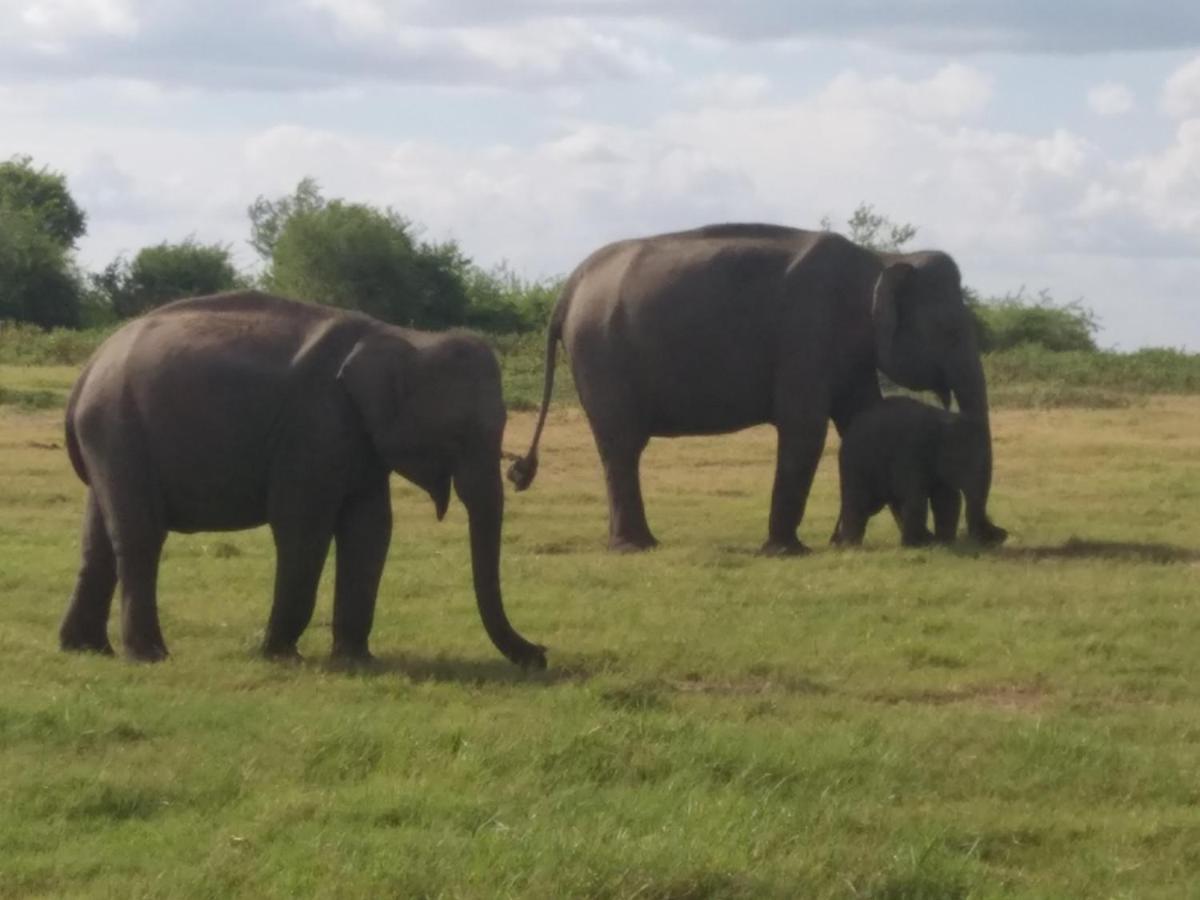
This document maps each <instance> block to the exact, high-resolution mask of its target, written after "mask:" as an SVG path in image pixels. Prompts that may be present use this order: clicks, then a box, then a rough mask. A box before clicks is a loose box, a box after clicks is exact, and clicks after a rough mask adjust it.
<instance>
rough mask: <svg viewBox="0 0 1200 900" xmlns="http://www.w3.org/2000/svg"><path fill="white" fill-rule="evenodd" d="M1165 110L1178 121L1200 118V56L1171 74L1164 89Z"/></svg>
mask: <svg viewBox="0 0 1200 900" xmlns="http://www.w3.org/2000/svg"><path fill="white" fill-rule="evenodd" d="M1163 109H1165V110H1166V111H1167V113H1168V114H1169V115H1172V116H1174V117H1175V118H1177V119H1183V118H1186V117H1187V116H1200V56H1197V57H1196V58H1195V59H1193V60H1192V61H1191V62H1189V63H1186V64H1185V65H1182V66H1180V67H1179V68H1178V69H1176V70H1175V71H1174V72H1172V73H1171V76H1170V77H1169V78H1168V79H1167V83H1166V85H1165V86H1164V88H1163Z"/></svg>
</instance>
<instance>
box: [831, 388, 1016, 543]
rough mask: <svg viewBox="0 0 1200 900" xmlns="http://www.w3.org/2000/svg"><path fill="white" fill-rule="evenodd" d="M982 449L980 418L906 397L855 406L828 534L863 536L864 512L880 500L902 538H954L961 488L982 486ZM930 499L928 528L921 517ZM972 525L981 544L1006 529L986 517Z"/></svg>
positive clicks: (997, 539)
mask: <svg viewBox="0 0 1200 900" xmlns="http://www.w3.org/2000/svg"><path fill="white" fill-rule="evenodd" d="M987 450H988V434H987V429H986V426H985V425H984V424H982V423H980V422H978V421H976V420H974V419H971V418H966V417H964V416H962V415H959V414H957V413H951V412H947V411H945V410H942V409H938V408H937V407H934V406H930V405H928V404H926V403H921V402H920V401H918V400H913V399H910V398H908V397H890V398H888V399H886V400H882V401H880V402H879V403H877V404H875V405H874V406H872V407H870V408H869V409H868V410H866V411H865V412H863V413H860V414H859V415H858V417H857V418H855V419H854V421H853V422H851V423H850V427H849V428H848V429H847V431H846V434H845V435H843V437H842V446H841V450H840V452H839V454H838V467H839V471H840V473H841V481H842V485H841V492H842V509H841V515H840V516H839V517H838V524H837V526H836V527H835V528H834V531H833V537H832V538H831V542H832V543H835V544H853V545H857V544H861V543H862V539H863V533H864V532H865V531H866V529H867V520H868V519H870V518H871V516H873V515H875V513H877V512H879V511H880V510H881V509H883V508H884V507H885V506H887V507H889V508H890V509H891V511H892V516H893V517H894V518H895V520H896V524H897V525H899V526H900V541H901V543H902V544H903V545H904V546H906V547H919V546H923V545H925V544H928V543H930V542H931V541H935V540H936V541H940V542H949V541H953V540H954V538H955V535H956V533H957V531H958V516H959V510H960V497H959V495H960V493H965V494H966V495H967V496H968V497H970V496H971V493H972V492H973V491H978V490H980V489H981V485H982V484H983V483H984V481H985V477H984V472H985V469H986V465H987ZM930 506H932V507H933V527H934V530H933V533H932V534H931V533H930V532H929V529H928V528H927V527H926V524H925V523H926V509H927V508H928V507H930ZM968 524H970V523H968ZM970 530H971V537H972V538H974V539H975V540H977V541H979V542H980V543H985V544H999V543H1002V542H1003V541H1004V539H1005V538H1006V537H1007V536H1008V533H1007V532H1006V531H1005V530H1004V529H1003V528H1000V527H999V526H997V525H993V524H992V523H991V522H988V521H986V520H985V521H984V522H982V523H979V526H978V527H975V528H971V529H970Z"/></svg>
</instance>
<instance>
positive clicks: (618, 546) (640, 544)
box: [608, 535, 658, 553]
mask: <svg viewBox="0 0 1200 900" xmlns="http://www.w3.org/2000/svg"><path fill="white" fill-rule="evenodd" d="M657 546H658V541H656V540H655V539H654V538H653V537H651V536H649V535H647V536H645V537H641V538H624V537H615V538H612V539H610V540H609V542H608V549H609V550H610V551H612V552H613V553H643V552H645V551H646V550H653V549H654V548H655V547H657Z"/></svg>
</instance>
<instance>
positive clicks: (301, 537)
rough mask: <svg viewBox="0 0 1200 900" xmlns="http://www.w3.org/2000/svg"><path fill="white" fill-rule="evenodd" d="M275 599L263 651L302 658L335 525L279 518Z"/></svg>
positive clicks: (275, 526) (275, 530)
mask: <svg viewBox="0 0 1200 900" xmlns="http://www.w3.org/2000/svg"><path fill="white" fill-rule="evenodd" d="M271 532H272V534H273V535H274V538H275V598H274V600H273V601H272V603H271V616H270V618H269V619H268V620H267V633H266V636H265V637H264V639H263V653H264V655H266V656H273V657H298V656H299V653H298V652H297V651H296V642H297V641H298V640H300V635H301V634H303V633H304V629H305V628H307V627H308V623H309V622H310V621H311V620H312V614H313V609H314V608H315V607H316V605H317V585H318V583H319V582H320V580H321V570H322V569H323V568H324V567H325V557H326V556H328V555H329V544H330V542H331V540H332V537H333V530H332V528H328V527H321V526H314V525H312V524H311V523H298V522H293V521H290V520H280V519H276V520H275V521H273V522H272V523H271Z"/></svg>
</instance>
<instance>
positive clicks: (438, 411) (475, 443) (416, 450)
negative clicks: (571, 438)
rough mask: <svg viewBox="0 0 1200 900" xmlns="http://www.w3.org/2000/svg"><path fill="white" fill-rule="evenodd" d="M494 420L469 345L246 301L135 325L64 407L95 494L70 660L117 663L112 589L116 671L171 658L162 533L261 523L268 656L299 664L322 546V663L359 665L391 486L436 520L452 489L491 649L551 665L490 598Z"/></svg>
mask: <svg viewBox="0 0 1200 900" xmlns="http://www.w3.org/2000/svg"><path fill="white" fill-rule="evenodd" d="M504 421H505V411H504V404H503V401H502V399H501V393H500V373H499V368H498V366H497V364H496V359H495V356H494V355H493V353H492V351H491V350H490V349H489V348H488V347H487V346H486V345H485V344H484V343H482V342H481V341H479V340H478V339H476V338H473V337H470V336H468V335H460V334H445V335H434V334H424V333H421V332H418V331H411V330H407V329H403V328H395V327H392V326H389V325H385V324H383V323H381V322H378V321H376V320H374V319H371V318H368V317H367V316H362V315H357V314H353V313H346V312H343V311H340V310H335V309H331V308H328V307H321V306H314V305H310V304H304V303H298V302H295V301H292V300H285V299H282V298H278V297H271V296H267V295H265V294H260V293H256V292H247V293H233V294H223V295H216V296H211V297H199V298H194V299H190V300H181V301H178V302H176V303H172V304H170V305H168V306H164V307H162V308H160V309H158V310H156V311H154V312H152V313H150V314H148V315H146V316H143V317H142V318H139V319H136V320H134V321H133V322H131V323H130V324H128V325H126V326H125V327H123V328H122V329H121V330H120V331H118V332H116V333H115V334H114V335H113V336H112V337H110V338H109V339H108V340H106V341H105V342H104V344H103V345H101V347H100V348H99V350H97V351H96V354H95V355H94V356H93V357H92V359H91V360H90V361H89V362H88V363H87V365H86V366H85V367H84V370H83V372H82V374H81V375H80V377H79V380H78V381H77V382H76V384H75V387H74V390H73V391H72V393H71V397H70V400H69V402H68V405H67V417H66V440H67V449H68V452H69V453H70V456H71V462H72V464H73V465H74V467H75V471H76V472H77V473H78V474H79V477H80V478H81V479H83V481H84V482H85V483H86V484H88V485H89V488H90V489H89V491H88V496H87V511H86V513H85V515H84V522H83V540H82V544H83V563H82V566H81V568H80V572H79V578H78V582H77V583H76V586H75V592H74V594H73V596H72V597H71V602H70V606H69V607H68V609H67V613H66V617H65V618H64V620H63V623H62V626H61V629H60V635H59V636H60V641H61V644H62V647H63V649H66V650H95V651H100V652H106V653H111V652H112V647H111V645H110V644H109V641H108V636H107V633H106V631H107V629H106V626H107V621H108V614H109V609H110V606H111V603H112V596H113V591H114V588H115V586H116V584H117V583H120V585H121V633H122V638H123V641H124V647H125V652H126V654H127V655H128V656H130V657H132V658H134V659H139V660H158V659H162V658H163V657H165V656H166V655H167V647H166V643H165V642H164V641H163V636H162V631H161V630H160V628H159V621H158V604H157V598H156V582H157V577H158V565H159V557H160V554H161V551H162V547H163V542H164V540H165V538H166V535H167V532H168V531H180V532H195V531H225V530H233V529H241V528H250V527H253V526H256V525H262V524H264V523H265V524H268V525H270V527H271V532H272V535H273V536H274V539H275V550H276V569H275V595H274V602H273V604H272V606H271V615H270V619H269V621H268V623H267V629H266V638H265V641H264V651H265V652H266V653H267V654H268V655H271V656H284V657H286V656H294V655H295V654H296V641H297V639H298V638H299V637H300V634H301V633H302V632H303V631H304V629H305V627H306V626H307V625H308V622H309V620H310V619H311V617H312V612H313V605H314V603H315V600H316V592H317V582H318V580H319V579H320V576H321V570H322V568H323V567H324V564H325V558H326V556H327V554H328V551H329V545H330V542H331V541H333V542H335V543H336V544H337V577H336V582H335V588H334V601H333V653H334V655H335V656H337V657H345V658H352V659H362V658H368V657H369V655H370V654H369V650H368V647H367V637H368V634H369V633H370V630H371V623H372V619H373V618H374V612H375V596H376V592H377V590H378V587H379V579H380V575H381V574H382V571H383V564H384V559H385V557H386V555H387V550H388V542H389V539H390V537H391V531H392V510H391V500H390V497H389V492H388V475H389V471H395V472H397V473H399V474H400V475H402V476H404V477H405V478H407V479H408V480H409V481H411V482H413V483H414V484H416V485H418V486H420V487H421V488H423V489H424V490H426V491H427V492H428V493H429V495H430V496H431V497H432V498H433V502H434V505H435V507H436V511H437V515H438V518H439V519H440V518H441V517H442V515H443V514H444V513H445V511H446V507H447V504H448V503H449V500H450V487H451V484H453V486H454V489H455V491H456V492H457V494H458V496H459V498H460V499H461V500H462V502H463V503H464V505H465V506H466V507H467V512H468V515H469V518H470V526H469V527H470V540H471V561H472V567H473V570H474V582H475V596H476V599H477V601H478V605H479V612H480V615H481V617H482V618H483V624H484V627H485V629H486V630H487V633H488V636H489V637H490V638H491V639H492V642H493V643H494V644H495V645H496V647H497V648H498V649H499V650H500V652H501V653H503V654H504V655H505V656H507V657H508V658H509V659H511V660H512V661H513V662H516V663H518V664H521V665H534V666H539V667H541V666H544V665H545V655H544V651H543V649H542V648H541V647H538V646H536V645H534V644H531V643H529V642H528V641H526V640H525V639H524V638H522V637H521V636H520V635H519V634H517V632H516V631H515V630H514V629H513V628H512V626H511V625H510V624H509V622H508V619H507V618H506V616H505V614H504V605H503V603H502V600H501V595H500V573H499V563H500V529H501V520H502V517H503V504H504V492H503V486H502V482H501V478H500V440H501V435H502V432H503V430H504Z"/></svg>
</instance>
